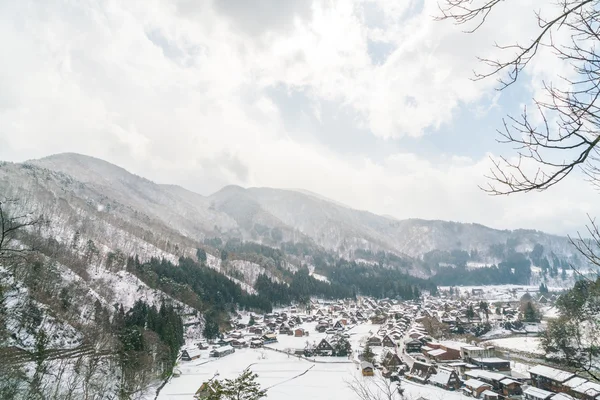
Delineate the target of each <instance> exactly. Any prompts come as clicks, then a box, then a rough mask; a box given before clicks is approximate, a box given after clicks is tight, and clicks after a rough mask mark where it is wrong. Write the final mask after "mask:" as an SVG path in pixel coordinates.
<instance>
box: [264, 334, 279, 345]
mask: <svg viewBox="0 0 600 400" xmlns="http://www.w3.org/2000/svg"><path fill="white" fill-rule="evenodd" d="M262 341H263V344H269V343H276V342H277V335H276V334H274V333H267V334H266V335H263V337H262Z"/></svg>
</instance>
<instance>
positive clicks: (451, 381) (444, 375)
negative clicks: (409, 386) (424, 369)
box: [429, 367, 461, 390]
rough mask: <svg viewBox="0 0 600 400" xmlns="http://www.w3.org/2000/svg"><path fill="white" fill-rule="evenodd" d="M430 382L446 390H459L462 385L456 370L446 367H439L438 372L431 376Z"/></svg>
mask: <svg viewBox="0 0 600 400" xmlns="http://www.w3.org/2000/svg"><path fill="white" fill-rule="evenodd" d="M429 383H430V384H432V385H435V386H438V387H441V388H442V389H445V390H458V388H460V386H461V381H460V378H459V377H458V374H457V373H456V371H454V370H453V369H451V368H444V367H438V369H437V373H435V374H433V375H431V376H430V377H429Z"/></svg>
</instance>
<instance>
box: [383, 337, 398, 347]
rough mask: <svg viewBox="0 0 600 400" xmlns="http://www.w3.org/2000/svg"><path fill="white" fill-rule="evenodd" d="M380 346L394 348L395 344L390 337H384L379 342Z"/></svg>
mask: <svg viewBox="0 0 600 400" xmlns="http://www.w3.org/2000/svg"><path fill="white" fill-rule="evenodd" d="M381 344H382V345H383V347H396V343H395V342H394V340H393V339H392V338H391V337H390V335H385V336H384V337H383V339H382V340H381Z"/></svg>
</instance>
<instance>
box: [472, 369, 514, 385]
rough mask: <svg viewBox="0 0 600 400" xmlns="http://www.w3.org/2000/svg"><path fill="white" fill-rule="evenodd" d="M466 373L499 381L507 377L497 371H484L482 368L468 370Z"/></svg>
mask: <svg viewBox="0 0 600 400" xmlns="http://www.w3.org/2000/svg"><path fill="white" fill-rule="evenodd" d="M465 375H467V376H472V377H475V378H484V379H489V380H492V381H498V382H500V381H501V380H502V379H505V378H507V376H506V375H502V374H499V373H497V372H490V371H484V370H481V369H474V370H471V371H467V372H466V374H465Z"/></svg>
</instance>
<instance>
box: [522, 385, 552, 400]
mask: <svg viewBox="0 0 600 400" xmlns="http://www.w3.org/2000/svg"><path fill="white" fill-rule="evenodd" d="M553 395H554V393H553V392H550V391H548V390H544V389H540V388H537V387H534V386H530V387H528V388H527V389H526V390H525V391H524V392H523V399H525V400H548V399H550V398H551V397H552V396H553Z"/></svg>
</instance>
